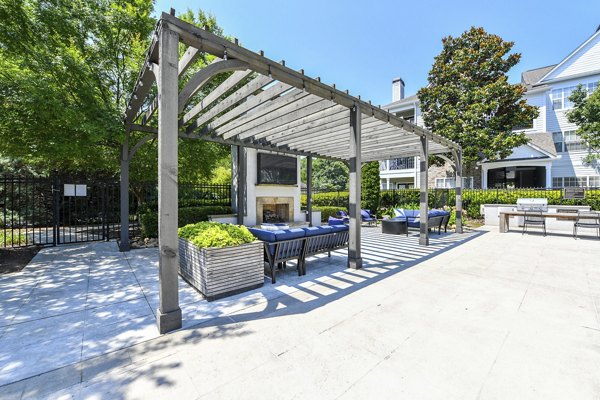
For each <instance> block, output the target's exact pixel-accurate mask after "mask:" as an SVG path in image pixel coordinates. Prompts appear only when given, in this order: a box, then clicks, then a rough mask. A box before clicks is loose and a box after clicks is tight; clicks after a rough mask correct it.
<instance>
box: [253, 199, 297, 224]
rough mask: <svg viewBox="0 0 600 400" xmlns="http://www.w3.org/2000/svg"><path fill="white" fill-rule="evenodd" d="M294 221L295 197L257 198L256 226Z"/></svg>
mask: <svg viewBox="0 0 600 400" xmlns="http://www.w3.org/2000/svg"><path fill="white" fill-rule="evenodd" d="M292 221H294V198H293V197H268V196H261V197H257V198H256V224H262V223H263V222H268V223H276V222H292Z"/></svg>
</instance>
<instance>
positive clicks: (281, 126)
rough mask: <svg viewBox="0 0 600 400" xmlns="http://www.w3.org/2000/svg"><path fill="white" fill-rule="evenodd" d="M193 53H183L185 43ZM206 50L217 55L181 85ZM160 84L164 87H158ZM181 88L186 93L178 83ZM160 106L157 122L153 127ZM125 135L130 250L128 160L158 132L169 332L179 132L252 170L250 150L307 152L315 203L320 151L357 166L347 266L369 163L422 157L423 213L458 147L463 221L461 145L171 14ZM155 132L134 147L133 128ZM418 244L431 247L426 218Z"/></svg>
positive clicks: (175, 311)
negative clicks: (439, 163)
mask: <svg viewBox="0 0 600 400" xmlns="http://www.w3.org/2000/svg"><path fill="white" fill-rule="evenodd" d="M180 43H183V44H184V45H187V46H188V48H187V51H186V52H185V53H184V54H183V56H182V57H181V59H179V44H180ZM202 54H211V55H213V56H215V57H216V60H215V61H214V62H213V63H211V64H209V65H208V66H206V67H205V68H202V69H200V70H199V71H198V72H196V73H195V74H194V75H193V76H191V78H190V79H188V80H187V82H185V83H184V82H180V78H181V77H182V75H183V74H184V72H185V71H186V70H187V69H188V68H189V67H190V66H191V65H192V64H193V63H194V62H195V61H196V60H197V59H198V58H199V57H200V56H202ZM224 72H229V73H230V75H229V76H228V77H227V78H226V79H225V80H224V81H223V82H222V83H220V84H219V85H218V86H216V88H215V89H213V90H212V91H211V92H210V93H209V94H207V95H206V96H204V97H203V98H202V99H201V100H199V101H198V102H196V103H195V104H190V100H191V99H193V98H194V95H195V94H196V93H198V91H199V90H200V89H202V88H203V87H204V86H205V85H206V84H207V83H208V82H210V81H211V80H212V79H214V78H215V77H216V76H217V75H219V74H222V73H224ZM154 83H156V85H157V94H156V95H155V96H154V95H153V94H152V91H151V89H152V87H153V85H154ZM180 87H182V89H181V90H180V89H179V88H180ZM156 112H158V124H157V126H152V124H151V121H153V120H154V119H153V118H152V117H153V115H154V114H155V113H156ZM124 122H125V127H126V132H127V139H126V141H125V143H124V146H123V151H122V157H121V249H122V250H124V251H126V250H128V249H129V232H128V229H129V190H128V188H129V161H130V159H131V158H132V157H133V155H134V154H135V152H136V151H137V150H138V149H139V147H140V146H141V145H143V143H145V142H147V141H149V140H152V139H155V138H158V164H159V166H158V167H159V170H158V171H159V172H158V198H159V202H158V208H159V210H158V214H159V278H160V301H159V309H158V312H157V323H158V327H159V330H160V332H161V333H164V332H168V331H171V330H174V329H178V328H180V327H181V309H180V308H179V296H178V276H177V275H178V267H179V256H178V238H177V216H178V184H177V175H178V171H177V169H178V168H177V165H178V161H177V158H178V149H177V146H178V138H189V139H201V140H208V141H214V142H219V143H223V144H228V145H231V146H235V147H234V149H235V153H234V154H237V157H234V159H236V161H237V163H238V172H239V169H241V168H244V167H243V166H244V165H245V164H244V162H243V158H244V147H249V148H256V149H263V150H269V151H275V152H278V153H286V154H294V155H301V156H306V157H307V166H308V168H307V172H308V174H307V175H308V182H307V209H308V212H309V215H310V212H311V210H312V187H311V186H312V185H311V171H312V168H311V162H312V158H313V157H323V158H330V159H337V160H343V161H347V162H348V163H349V169H350V191H349V194H350V202H349V205H350V207H349V215H350V228H349V229H350V239H349V245H348V266H349V267H350V268H361V266H362V258H361V234H360V230H361V220H360V211H361V209H360V203H361V164H362V163H363V162H368V161H377V160H385V159H388V158H392V157H408V156H419V157H420V187H421V195H420V212H421V215H427V214H428V209H427V208H428V204H427V203H428V197H427V181H428V176H427V173H428V172H427V170H428V156H429V155H431V154H440V155H441V154H451V155H452V158H453V160H454V166H455V168H456V208H457V212H456V226H457V232H461V231H462V225H461V209H462V204H461V184H462V178H461V148H460V146H459V145H458V144H456V143H454V142H452V141H450V140H448V139H445V138H443V137H440V136H437V135H435V134H433V133H431V132H429V131H427V130H426V129H423V128H421V127H418V126H416V125H414V124H412V123H409V122H408V121H405V120H404V119H402V118H399V117H397V116H395V115H393V114H391V113H389V112H387V111H386V110H383V109H382V108H381V107H379V106H375V105H372V104H371V102H366V101H363V100H361V98H360V96H358V97H355V96H352V95H350V94H349V93H348V91H342V90H339V89H337V88H336V87H335V85H331V86H330V85H327V84H325V83H323V82H321V80H320V78H316V79H313V78H310V77H308V76H306V75H305V74H304V71H303V70H300V71H295V70H293V69H291V68H288V67H287V66H286V65H285V61H281V62H275V61H273V60H270V59H269V58H266V57H265V56H264V54H263V52H262V51H261V52H260V53H255V52H252V51H250V50H248V49H245V48H243V47H241V46H240V45H239V44H238V42H237V40H235V42H230V41H228V40H226V39H224V38H222V37H219V36H217V35H215V34H212V33H211V32H209V31H207V30H204V29H201V28H199V27H197V26H194V25H191V24H189V23H186V22H185V21H182V20H180V19H178V18H176V17H174V16H173V15H170V14H167V13H163V14H162V15H161V17H160V20H159V21H158V23H157V26H156V30H155V34H154V37H153V40H152V44H151V46H150V49H149V50H148V53H147V55H146V60H145V63H144V66H143V68H142V69H141V71H140V74H139V77H138V80H137V83H136V86H135V89H134V91H133V94H132V96H131V98H130V101H129V105H128V107H127V110H126V112H125V114H124ZM134 131H138V132H145V133H147V135H146V136H145V137H143V138H142V139H141V140H140V141H139V142H137V143H135V144H134V145H133V146H131V147H130V144H129V141H130V139H131V138H130V133H131V132H134ZM242 176H243V174H242V173H238V174H237V179H236V181H237V182H235V184H236V185H237V188H236V189H237V191H236V193H237V211H238V212H237V214H238V222H239V223H240V224H241V223H243V209H244V208H243V203H242V202H243V199H244V197H243V193H244V190H243V185H245V181H244V179H243V178H242ZM419 243H420V244H421V245H428V244H429V239H428V225H427V218H421V220H420V236H419Z"/></svg>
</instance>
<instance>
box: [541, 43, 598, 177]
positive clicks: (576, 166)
mask: <svg viewBox="0 0 600 400" xmlns="http://www.w3.org/2000/svg"><path fill="white" fill-rule="evenodd" d="M597 47H598V48H600V46H597ZM582 56H583V55H582ZM598 63H599V64H598V65H597V66H596V67H600V58H599V59H598ZM596 69H598V68H596ZM598 80H600V74H593V75H590V76H587V77H581V78H577V79H569V80H565V81H560V82H557V83H555V84H553V85H552V86H551V88H550V89H549V90H548V91H547V92H546V93H545V100H546V109H547V113H546V131H548V132H565V131H573V130H577V129H578V126H577V125H575V124H572V123H570V122H569V121H568V120H567V111H569V109H564V110H554V109H553V108H552V99H551V96H550V94H551V93H552V90H553V89H560V88H566V87H572V86H577V85H579V84H586V83H592V82H598ZM558 154H559V155H560V156H561V158H560V159H559V160H555V161H554V162H553V163H552V177H572V176H577V177H584V176H598V174H599V173H600V171H598V169H597V168H594V167H592V166H590V165H585V163H584V162H583V161H582V160H583V157H585V154H586V152H585V151H584V150H579V151H569V152H559V153H558Z"/></svg>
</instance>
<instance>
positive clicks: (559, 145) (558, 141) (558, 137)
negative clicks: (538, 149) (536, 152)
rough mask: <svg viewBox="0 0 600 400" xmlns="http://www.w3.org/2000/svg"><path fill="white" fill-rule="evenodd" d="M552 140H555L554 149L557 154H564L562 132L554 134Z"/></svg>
mask: <svg viewBox="0 0 600 400" xmlns="http://www.w3.org/2000/svg"><path fill="white" fill-rule="evenodd" d="M552 138H553V139H554V147H555V148H556V152H557V153H562V152H563V135H562V132H552Z"/></svg>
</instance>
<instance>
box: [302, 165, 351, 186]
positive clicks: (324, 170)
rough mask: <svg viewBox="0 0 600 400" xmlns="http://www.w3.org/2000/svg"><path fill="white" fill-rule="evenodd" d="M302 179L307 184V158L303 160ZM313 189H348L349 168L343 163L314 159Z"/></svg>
mask: <svg viewBox="0 0 600 400" xmlns="http://www.w3.org/2000/svg"><path fill="white" fill-rule="evenodd" d="M300 162H301V170H300V173H301V178H302V181H303V182H306V158H302V159H301V161H300ZM312 166H313V169H312V171H313V187H314V188H316V189H330V190H346V189H348V173H349V172H348V166H347V165H346V164H345V163H344V162H343V161H335V160H328V159H324V158H313V161H312Z"/></svg>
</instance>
